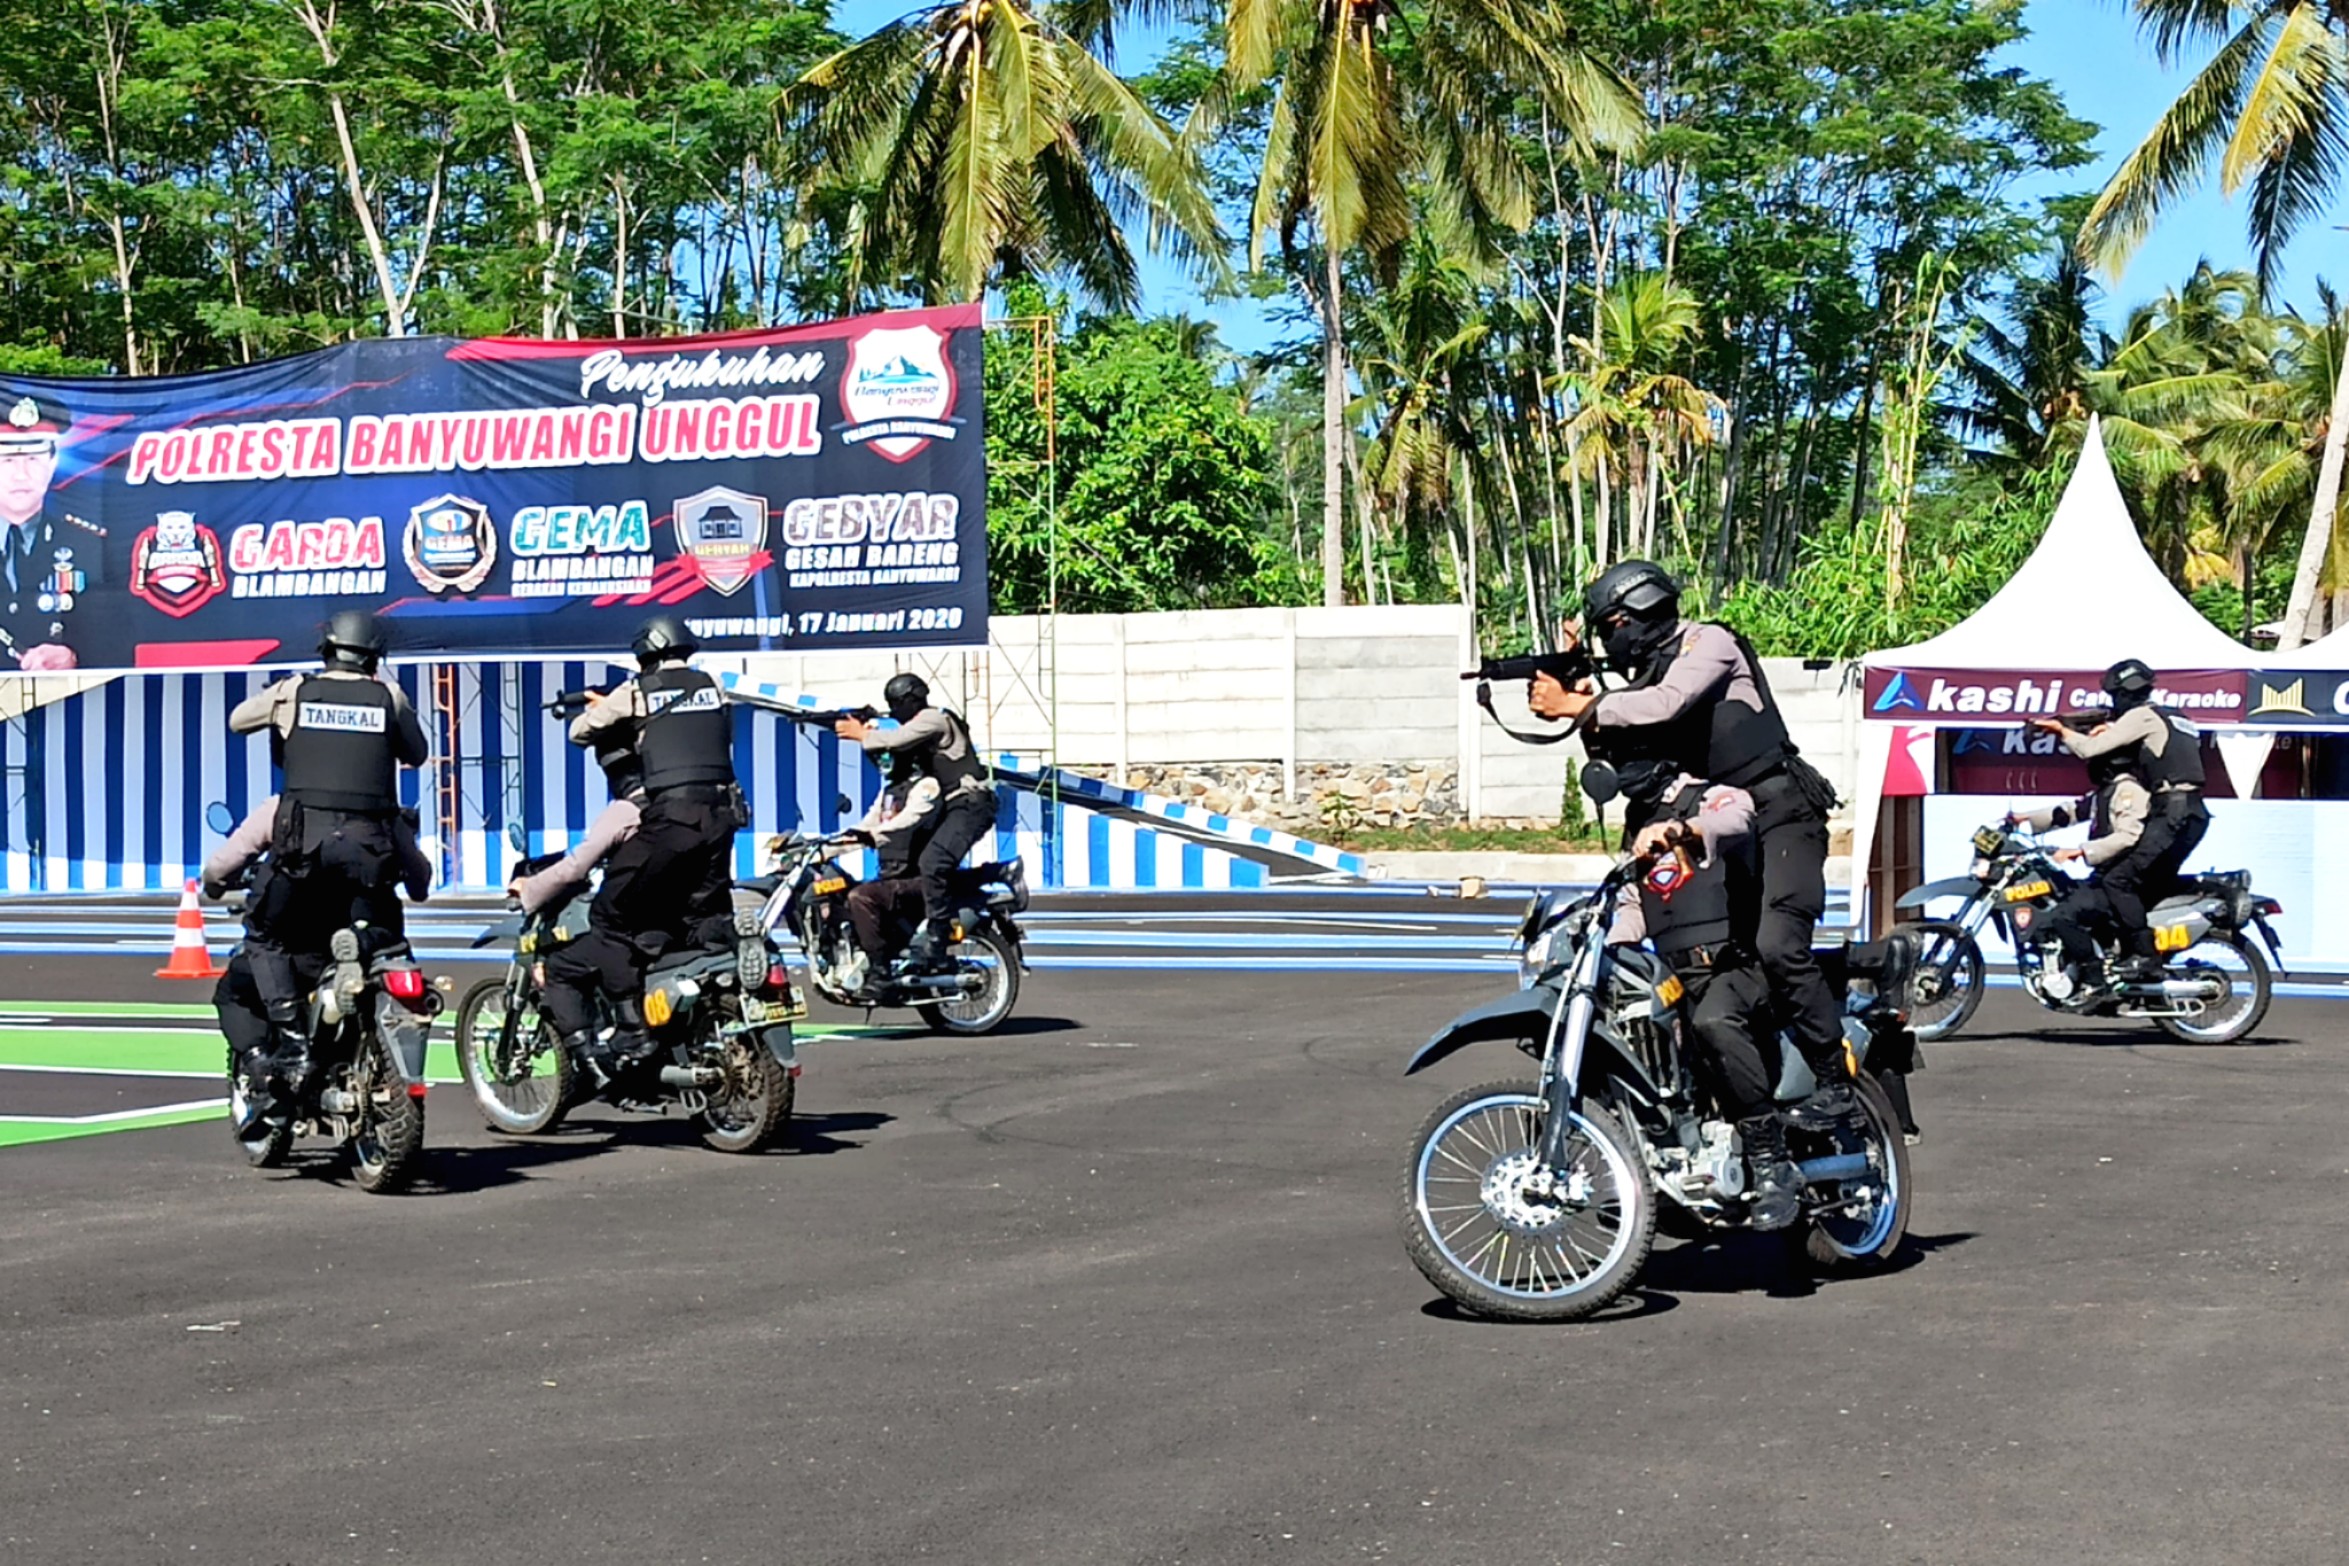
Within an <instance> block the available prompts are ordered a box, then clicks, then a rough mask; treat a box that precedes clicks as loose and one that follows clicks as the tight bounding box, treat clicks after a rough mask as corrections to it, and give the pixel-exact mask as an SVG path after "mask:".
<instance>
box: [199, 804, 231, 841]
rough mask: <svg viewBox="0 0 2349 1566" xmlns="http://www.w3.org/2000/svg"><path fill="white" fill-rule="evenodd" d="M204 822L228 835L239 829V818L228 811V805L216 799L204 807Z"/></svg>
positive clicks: (223, 834)
mask: <svg viewBox="0 0 2349 1566" xmlns="http://www.w3.org/2000/svg"><path fill="white" fill-rule="evenodd" d="M204 824H205V825H206V826H208V827H210V828H211V829H212V830H213V831H215V832H218V833H219V834H220V835H221V836H222V837H226V836H228V834H229V833H231V832H234V831H235V830H236V829H237V818H236V817H234V816H232V815H230V814H229V813H228V806H226V805H224V804H222V803H221V802H220V801H219V800H217V799H216V800H214V801H213V802H212V803H211V804H209V805H206V806H205V807H204Z"/></svg>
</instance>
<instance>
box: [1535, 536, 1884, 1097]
mask: <svg viewBox="0 0 2349 1566" xmlns="http://www.w3.org/2000/svg"><path fill="white" fill-rule="evenodd" d="M1583 608H1584V623H1585V625H1586V626H1587V628H1588V629H1589V630H1590V631H1591V632H1592V633H1593V634H1595V635H1596V636H1597V637H1598V639H1599V643H1600V645H1601V646H1602V647H1603V648H1604V649H1605V651H1606V658H1607V663H1608V665H1609V666H1610V667H1611V668H1613V669H1614V670H1615V671H1617V672H1618V673H1620V674H1622V675H1624V676H1626V677H1627V678H1628V680H1629V684H1628V686H1626V687H1625V688H1623V689H1620V690H1611V691H1603V692H1595V691H1590V690H1568V689H1566V688H1565V687H1564V686H1563V685H1561V684H1559V682H1558V681H1557V680H1555V679H1553V678H1551V677H1550V676H1548V675H1546V674H1545V675H1537V676H1536V677H1535V678H1534V681H1533V685H1532V689H1531V690H1530V691H1529V693H1528V698H1527V699H1528V701H1529V703H1530V705H1531V706H1532V708H1533V710H1534V711H1535V712H1536V713H1539V714H1540V715H1541V716H1543V717H1545V718H1563V719H1567V720H1569V721H1572V722H1574V723H1577V724H1580V725H1582V726H1584V728H1585V729H1586V731H1587V732H1588V733H1589V734H1591V735H1592V736H1595V737H1597V738H1598V739H1600V740H1601V741H1602V742H1603V741H1604V740H1606V739H1608V738H1610V737H1620V736H1624V735H1628V734H1639V735H1642V736H1643V748H1645V749H1652V750H1654V751H1656V752H1657V753H1660V754H1662V755H1664V756H1667V757H1669V758H1670V759H1672V760H1673V761H1674V762H1676V763H1677V766H1678V770H1679V771H1680V772H1684V773H1686V774H1688V775H1689V776H1691V777H1697V778H1705V779H1708V780H1710V781H1712V782H1714V783H1721V784H1727V785H1729V786H1730V787H1732V788H1739V789H1743V790H1745V791H1746V793H1748V794H1749V795H1751V796H1752V798H1753V803H1754V852H1755V861H1756V867H1757V877H1756V885H1755V888H1754V894H1753V895H1754V896H1755V897H1756V898H1757V899H1758V903H1759V911H1758V916H1757V918H1756V923H1755V933H1754V951H1755V955H1756V957H1757V958H1758V959H1759V961H1760V963H1761V966H1762V971H1763V972H1764V973H1765V974H1766V975H1767V976H1768V977H1769V980H1770V987H1771V989H1772V991H1773V992H1774V993H1775V995H1776V997H1777V1000H1778V1004H1779V1006H1780V1008H1781V1009H1782V1010H1783V1011H1784V1012H1785V1014H1786V1019H1787V1023H1788V1026H1789V1028H1790V1029H1791V1031H1792V1032H1793V1034H1794V1039H1795V1043H1796V1045H1797V1047H1799V1048H1800V1049H1801V1050H1802V1053H1803V1058H1804V1060H1806V1061H1807V1062H1808V1063H1809V1065H1810V1068H1811V1073H1812V1075H1813V1076H1814V1077H1816V1078H1817V1079H1818V1081H1819V1083H1820V1088H1821V1092H1820V1096H1819V1097H1818V1098H1817V1099H1816V1100H1814V1101H1813V1110H1814V1112H1815V1113H1816V1114H1818V1115H1822V1116H1834V1115H1839V1114H1842V1113H1843V1112H1844V1111H1846V1110H1847V1109H1849V1108H1850V1107H1851V1105H1852V1103H1853V1100H1852V1098H1851V1095H1850V1088H1849V1083H1850V1080H1851V1073H1850V1070H1849V1068H1848V1066H1847V1064H1846V1062H1845V1058H1844V1047H1843V1027H1842V1020H1841V1019H1842V1008H1841V1007H1840V1006H1839V1005H1838V1004H1837V1003H1836V999H1835V997H1834V995H1833V994H1832V993H1831V992H1830V991H1829V989H1828V987H1827V981H1826V979H1825V977H1824V976H1823V975H1822V974H1821V973H1820V971H1819V962H1818V959H1817V957H1816V956H1815V955H1814V954H1813V953H1812V950H1811V938H1812V933H1813V931H1814V930H1815V929H1816V928H1817V926H1818V923H1819V917H1820V915H1821V914H1823V913H1825V912H1826V909H1827V873H1826V865H1827V812H1828V811H1829V810H1830V809H1831V808H1832V807H1833V805H1834V803H1835V791H1834V789H1833V788H1832V787H1831V786H1830V785H1829V784H1828V782H1827V780H1826V779H1825V778H1823V777H1821V776H1820V775H1819V774H1818V772H1817V771H1816V770H1815V769H1814V768H1813V767H1812V766H1811V765H1810V763H1809V762H1807V761H1804V760H1803V759H1802V757H1801V756H1800V754H1799V753H1798V752H1797V751H1796V749H1795V746H1794V743H1793V741H1792V740H1791V739H1790V738H1789V737H1788V735H1787V732H1786V723H1785V720H1784V719H1782V718H1781V717H1780V716H1779V713H1778V703H1777V701H1776V699H1775V698H1773V697H1772V695H1771V694H1770V682H1769V680H1768V679H1767V678H1765V677H1764V675H1763V673H1762V663H1761V660H1760V659H1759V658H1758V657H1756V656H1755V655H1754V650H1753V648H1752V647H1751V646H1749V645H1748V644H1747V642H1746V640H1745V638H1744V637H1742V636H1740V635H1738V634H1737V633H1736V632H1734V631H1732V630H1730V629H1729V628H1728V627H1726V626H1721V625H1709V624H1687V623H1684V622H1683V621H1682V620H1681V618H1680V584H1679V583H1677V582H1675V581H1674V580H1673V579H1672V578H1671V576H1670V575H1668V574H1667V573H1666V572H1665V571H1664V569H1663V568H1662V567H1661V566H1657V565H1655V564H1652V563H1651V562H1649V561H1645V560H1627V561H1624V562H1623V563H1622V564H1620V565H1617V566H1614V567H1611V568H1610V569H1608V570H1607V571H1606V572H1604V573H1602V574H1601V575H1600V576H1599V578H1598V580H1596V581H1594V582H1592V583H1591V585H1590V587H1589V588H1588V589H1587V590H1586V592H1585V593H1584V595H1583ZM1571 634H1572V632H1571V631H1569V635H1570V636H1571ZM1634 824H1635V825H1636V824H1637V819H1636V818H1635V820H1634Z"/></svg>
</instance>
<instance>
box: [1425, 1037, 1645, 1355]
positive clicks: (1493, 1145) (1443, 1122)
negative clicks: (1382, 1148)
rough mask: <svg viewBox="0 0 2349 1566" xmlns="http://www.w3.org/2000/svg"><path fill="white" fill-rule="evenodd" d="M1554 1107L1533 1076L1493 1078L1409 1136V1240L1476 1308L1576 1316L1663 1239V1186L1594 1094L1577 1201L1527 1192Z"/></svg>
mask: <svg viewBox="0 0 2349 1566" xmlns="http://www.w3.org/2000/svg"><path fill="white" fill-rule="evenodd" d="M1547 1113H1548V1111H1547V1109H1546V1108H1545V1106H1544V1105H1543V1102H1542V1097H1541V1093H1540V1090H1539V1088H1538V1087H1537V1085H1536V1084H1534V1083H1533V1082H1531V1081H1525V1080H1519V1081H1514V1082H1487V1083H1485V1084H1483V1085H1482V1086H1480V1087H1472V1088H1463V1089H1462V1090H1461V1091H1459V1092H1457V1093H1454V1094H1453V1095H1452V1096H1451V1097H1450V1098H1447V1099H1445V1100H1444V1101H1443V1102H1442V1103H1441V1104H1438V1105H1437V1106H1436V1107H1435V1110H1434V1111H1433V1112H1432V1113H1431V1114H1429V1116H1428V1117H1427V1119H1426V1120H1425V1121H1424V1122H1423V1123H1422V1124H1421V1125H1420V1128H1419V1130H1418V1133H1417V1134H1416V1135H1414V1136H1413V1138H1412V1140H1411V1156H1410V1161H1409V1167H1408V1169H1407V1170H1406V1172H1405V1175H1404V1180H1403V1212H1402V1219H1403V1249H1404V1251H1405V1252H1406V1253H1408V1254H1409V1256H1410V1257H1411V1262H1412V1265H1413V1266H1415V1267H1417V1268H1418V1269H1419V1271H1420V1275H1421V1276H1422V1277H1424V1278H1426V1279H1427V1281H1428V1282H1430V1283H1432V1284H1434V1285H1435V1286H1436V1287H1437V1288H1439V1289H1441V1290H1443V1292H1444V1293H1445V1294H1446V1295H1448V1296H1449V1297H1450V1298H1451V1299H1452V1300H1453V1301H1454V1302H1455V1303H1456V1304H1458V1305H1459V1306H1460V1307H1461V1308H1462V1309H1464V1310H1468V1311H1472V1312H1474V1313H1475V1314H1477V1315H1479V1316H1489V1317H1492V1318H1494V1319H1496V1320H1501V1321H1576V1320H1579V1319H1580V1318H1582V1317H1584V1316H1588V1315H1590V1314H1591V1313H1592V1312H1593V1311H1596V1310H1599V1309H1601V1308H1602V1307H1604V1306H1605V1305H1607V1304H1608V1303H1609V1302H1611V1301H1612V1300H1614V1299H1615V1297H1616V1296H1617V1295H1619V1294H1621V1293H1622V1292H1623V1291H1624V1290H1625V1289H1626V1288H1629V1287H1630V1286H1631V1282H1632V1280H1633V1279H1635V1278H1637V1277H1638V1276H1639V1273H1640V1269H1641V1268H1643V1267H1645V1266H1646V1265H1647V1260H1648V1252H1649V1251H1650V1250H1651V1249H1652V1248H1653V1247H1654V1245H1655V1242H1656V1201H1655V1193H1654V1192H1653V1191H1651V1190H1650V1189H1649V1188H1648V1181H1647V1175H1646V1172H1645V1170H1644V1168H1643V1166H1642V1164H1641V1162H1640V1159H1639V1155H1638V1153H1637V1151H1636V1146H1637V1144H1636V1143H1634V1141H1633V1140H1632V1138H1631V1137H1630V1136H1629V1135H1627V1134H1626V1133H1625V1132H1624V1131H1623V1129H1622V1127H1621V1126H1619V1125H1618V1124H1617V1123H1616V1121H1615V1117H1614V1116H1613V1115H1612V1114H1610V1113H1609V1112H1608V1111H1606V1110H1604V1109H1601V1108H1599V1107H1598V1106H1597V1105H1595V1104H1589V1103H1586V1104H1584V1105H1583V1107H1582V1108H1581V1110H1580V1111H1579V1112H1578V1113H1577V1114H1576V1115H1575V1117H1574V1118H1575V1124H1574V1128H1573V1133H1572V1140H1571V1143H1570V1146H1571V1148H1572V1150H1573V1154H1574V1162H1573V1165H1572V1167H1571V1169H1570V1170H1569V1171H1567V1173H1568V1178H1569V1182H1570V1184H1569V1194H1570V1197H1571V1198H1572V1200H1573V1201H1577V1202H1579V1203H1580V1205H1579V1207H1575V1206H1572V1205H1570V1204H1569V1203H1568V1202H1561V1201H1559V1200H1557V1198H1556V1196H1555V1193H1554V1192H1553V1193H1551V1194H1549V1195H1536V1194H1534V1193H1531V1192H1529V1191H1527V1190H1526V1188H1525V1187H1526V1176H1527V1175H1528V1174H1529V1173H1530V1172H1531V1170H1532V1167H1533V1164H1534V1162H1535V1160H1536V1159H1537V1150H1538V1148H1539V1147H1540V1145H1541V1135H1542V1124H1543V1121H1544V1119H1545V1117H1546V1115H1547ZM1585 1220H1588V1222H1587V1223H1586V1222H1585ZM1578 1225H1582V1226H1583V1228H1584V1230H1585V1232H1586V1237H1587V1239H1588V1241H1589V1243H1587V1244H1586V1243H1585V1242H1584V1240H1583V1239H1578V1238H1577V1237H1576V1231H1577V1226H1578ZM1513 1250H1514V1251H1516V1252H1517V1254H1516V1255H1515V1256H1514V1258H1513V1257H1512V1255H1511V1252H1512V1251H1513Z"/></svg>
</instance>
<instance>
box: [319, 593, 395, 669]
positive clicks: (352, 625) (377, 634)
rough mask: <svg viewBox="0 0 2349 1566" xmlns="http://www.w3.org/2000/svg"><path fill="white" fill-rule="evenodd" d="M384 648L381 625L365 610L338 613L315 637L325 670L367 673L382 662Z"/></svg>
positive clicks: (340, 611) (345, 610)
mask: <svg viewBox="0 0 2349 1566" xmlns="http://www.w3.org/2000/svg"><path fill="white" fill-rule="evenodd" d="M384 646H385V643H384V636H383V622H382V621H380V620H378V619H376V618H375V616H373V615H371V614H369V613H368V612H367V611H366V610H364V609H343V610H338V611H337V612H336V613H335V615H334V616H333V618H331V619H329V620H328V621H327V622H326V628H325V630H324V631H322V632H321V633H320V634H319V638H318V653H319V656H320V657H322V658H324V659H325V660H326V662H327V666H328V667H330V668H340V669H361V670H364V671H366V672H367V673H369V674H373V673H374V672H375V665H376V664H377V663H378V662H379V661H380V660H381V659H382V657H383V650H384Z"/></svg>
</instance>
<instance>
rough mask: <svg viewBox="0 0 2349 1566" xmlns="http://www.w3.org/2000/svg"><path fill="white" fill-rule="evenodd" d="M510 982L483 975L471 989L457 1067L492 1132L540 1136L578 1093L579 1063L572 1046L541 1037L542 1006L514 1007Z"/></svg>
mask: <svg viewBox="0 0 2349 1566" xmlns="http://www.w3.org/2000/svg"><path fill="white" fill-rule="evenodd" d="M506 983H507V981H506V980H505V979H503V978H496V979H483V980H482V981H481V982H480V983H478V984H476V985H474V986H473V987H472V988H471V989H469V990H467V991H466V992H465V999H464V1000H463V1002H461V1003H460V1004H459V1005H458V1007H457V1069H458V1071H460V1072H461V1073H463V1075H464V1078H465V1086H466V1087H467V1088H468V1089H469V1090H470V1091H471V1092H472V1094H473V1102H474V1104H475V1106H476V1107H478V1108H479V1109H480V1111H481V1118H482V1119H483V1121H485V1122H486V1123H487V1124H488V1126H489V1128H490V1129H491V1130H492V1131H504V1132H507V1133H509V1134H510V1135H514V1136H535V1135H539V1134H541V1133H543V1132H547V1131H552V1130H553V1129H555V1127H557V1126H559V1125H561V1124H562V1123H563V1117H564V1116H565V1115H566V1114H568V1113H569V1112H570V1109H571V1105H572V1103H573V1101H574V1099H575V1098H576V1096H577V1092H578V1076H579V1067H578V1064H577V1063H576V1062H574V1061H573V1060H572V1059H571V1053H570V1051H568V1050H566V1049H564V1048H563V1047H562V1046H561V1045H560V1044H557V1043H555V1042H553V1041H551V1040H548V1039H545V1038H543V1037H542V1036H541V1035H542V1034H543V1031H544V1029H545V1026H546V1024H545V1021H544V1019H543V1018H542V1017H541V1016H540V1014H539V1011H538V1008H537V1007H536V1006H531V1007H529V1008H528V1009H526V1010H524V1011H522V1012H521V1013H519V1014H515V1013H513V1012H511V1011H509V1010H508V1001H507V996H506ZM524 1028H528V1029H529V1030H530V1034H529V1035H528V1037H529V1039H530V1049H529V1052H528V1053H524V1052H523V1036H521V1035H520V1030H521V1029H524ZM509 1029H512V1030H514V1034H515V1036H511V1037H510V1036H509V1034H508V1030H509Z"/></svg>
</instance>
